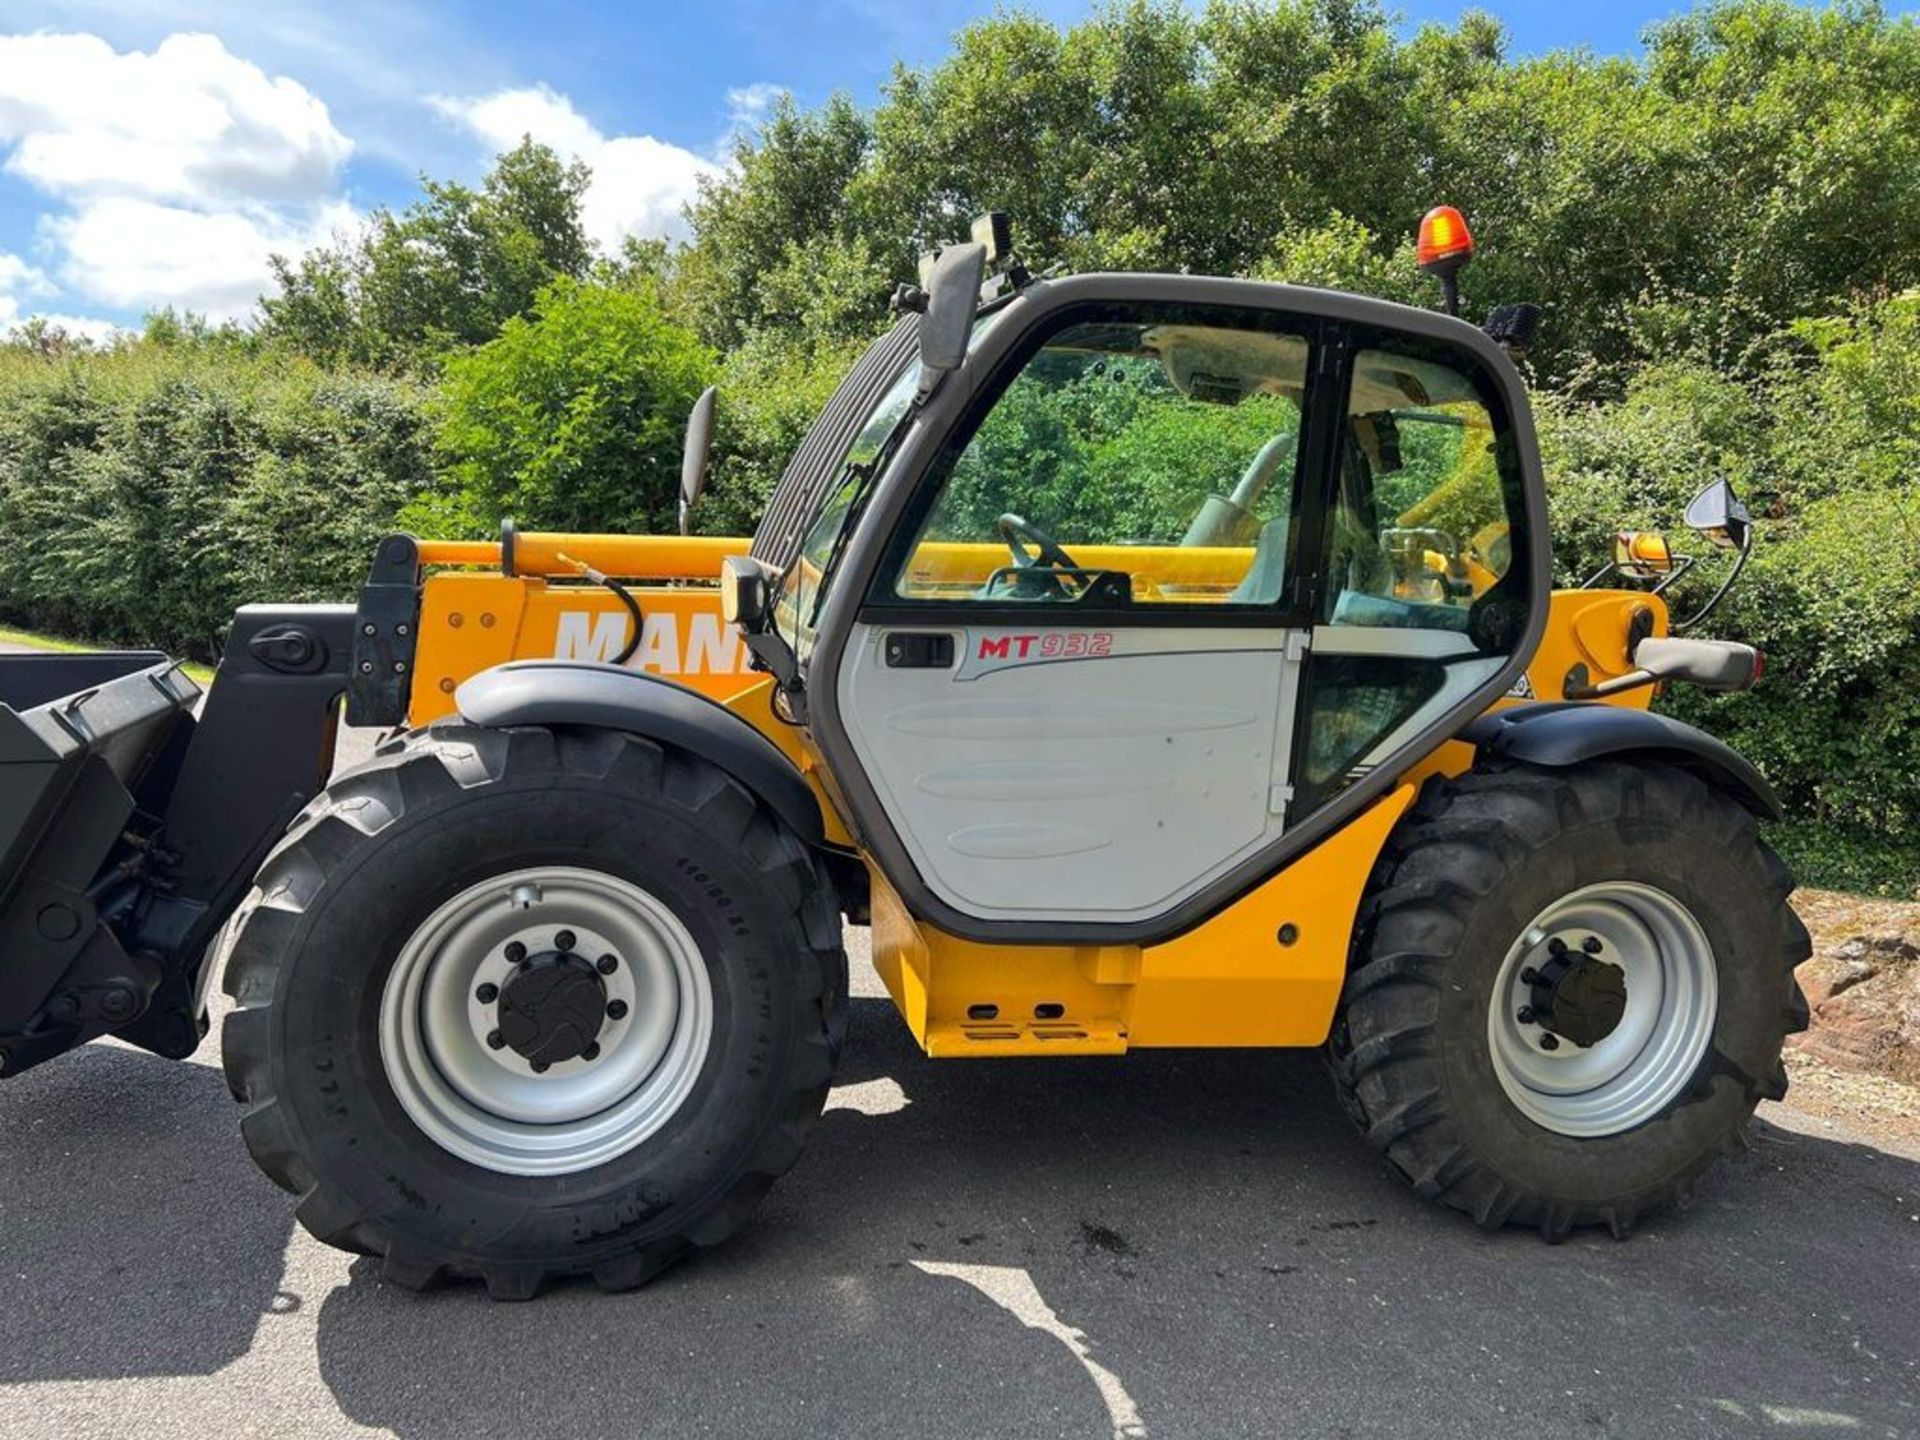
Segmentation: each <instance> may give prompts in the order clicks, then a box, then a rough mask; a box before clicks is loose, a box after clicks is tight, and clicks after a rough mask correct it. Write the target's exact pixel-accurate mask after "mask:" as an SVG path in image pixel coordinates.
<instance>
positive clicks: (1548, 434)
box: [1540, 295, 1920, 845]
mask: <svg viewBox="0 0 1920 1440" xmlns="http://www.w3.org/2000/svg"><path fill="white" fill-rule="evenodd" d="M1540 411H1541V414H1540V419H1541V438H1542V446H1543V451H1544V456H1545V460H1546V465H1547V471H1548V475H1549V477H1550V480H1549V492H1550V498H1551V502H1552V508H1553V515H1554V540H1555V548H1556V556H1557V560H1558V568H1559V571H1560V579H1561V581H1562V583H1568V582H1573V581H1576V580H1577V577H1579V576H1580V575H1581V573H1582V572H1583V571H1590V570H1591V569H1592V568H1593V566H1594V565H1595V563H1596V561H1597V559H1598V558H1599V557H1601V556H1603V555H1604V554H1605V541H1606V537H1607V535H1608V534H1609V532H1611V531H1612V530H1613V529H1615V528H1618V527H1623V526H1652V527H1664V528H1667V529H1668V530H1670V531H1675V532H1676V536H1677V534H1678V532H1677V520H1678V517H1679V515H1680V513H1681V511H1682V509H1683V508H1684V507H1685V504H1686V502H1687V500H1688V498H1689V497H1690V496H1691V495H1692V494H1693V493H1694V492H1695V491H1697V490H1698V489H1699V488H1700V486H1701V485H1703V484H1704V483H1705V482H1706V481H1707V480H1709V479H1711V478H1712V477H1713V476H1715V475H1717V474H1718V475H1726V476H1728V477H1729V478H1730V479H1732V480H1733V481H1734V482H1735V484H1736V485H1737V486H1739V487H1740V489H1741V491H1742V493H1743V494H1744V495H1746V497H1747V498H1748V500H1749V503H1750V504H1751V506H1752V508H1753V510H1754V512H1755V514H1756V516H1757V518H1758V520H1759V529H1758V532H1757V539H1756V544H1755V552H1754V558H1753V561H1752V563H1751V565H1750V566H1749V567H1748V569H1747V572H1746V574H1745V575H1744V576H1742V578H1741V579H1740V581H1739V582H1738V584H1737V585H1736V586H1735V588H1734V590H1733V592H1732V593H1731V595H1730V596H1729V597H1728V599H1727V601H1726V602H1725V604H1724V605H1723V606H1722V607H1721V608H1720V609H1719V610H1718V611H1717V612H1716V613H1715V615H1714V617H1713V618H1712V620H1711V621H1709V622H1708V626H1707V628H1708V629H1709V630H1710V631H1711V632H1713V633H1716V634H1720V635H1725V636H1729V637H1732V638H1737V639H1742V640H1747V641H1751V642H1752V643H1754V644H1757V645H1759V646H1760V647H1761V648H1762V649H1764V650H1765V651H1766V652H1767V657H1768V663H1767V675H1766V678H1765V679H1764V681H1763V682H1762V683H1761V685H1760V686H1759V687H1758V688H1757V689H1755V690H1753V691H1750V692H1747V693H1744V694H1739V695H1726V696H1712V695H1706V694H1703V693H1701V692H1699V691H1697V690H1691V689H1687V688H1684V687H1681V688H1676V689H1675V690H1674V691H1672V692H1671V693H1670V694H1669V695H1668V697H1667V698H1666V700H1665V701H1663V704H1664V705H1665V706H1666V708H1668V709H1669V710H1671V711H1672V712H1673V713H1675V714H1676V715H1679V716H1682V717H1683V718H1685V719H1688V720H1690V721H1692V722H1693V723H1696V724H1699V725H1702V726H1704V727H1705V728H1706V729H1708V730H1710V731H1712V732H1713V733H1714V734H1716V735H1718V736H1720V737H1721V738H1722V739H1724V740H1726V741H1727V742H1728V743H1729V744H1731V745H1733V746H1734V747H1735V748H1737V749H1739V750H1741V751H1743V752H1744V753H1746V754H1748V755H1749V756H1751V757H1752V758H1753V759H1754V760H1755V761H1756V762H1757V763H1758V764H1759V765H1760V766H1761V767H1762V768H1763V769H1764V770H1765V771H1766V772H1767V774H1768V776H1769V778H1770V779H1772V781H1773V783H1774V784H1775V785H1776V786H1777V787H1778V788H1779V790H1780V791H1781V794H1782V795H1783V797H1784V798H1785V799H1786V800H1787V801H1788V802H1789V804H1791V805H1792V806H1793V808H1794V809H1795V810H1796V811H1797V812H1799V813H1802V814H1810V815H1814V816H1817V817H1819V818H1821V819H1831V820H1834V821H1836V822H1838V823H1842V824H1844V825H1847V826H1851V827H1854V828H1855V829H1857V830H1860V831H1864V832H1869V833H1873V834H1878V835H1882V836H1887V837H1894V838H1897V839H1901V840H1903V841H1904V842H1905V843H1908V844H1913V845H1920V483H1917V481H1920V470H1917V469H1916V465H1920V296H1915V295H1909V296H1902V297H1895V298H1892V299H1889V300H1885V301H1882V302H1879V303H1876V304H1868V305H1863V306H1861V307H1858V308H1857V309H1855V310H1854V311H1852V312H1850V313H1849V314H1847V315H1845V316H1843V317H1840V318H1837V319H1833V320H1825V321H1821V322H1818V323H1817V324H1812V325H1802V326H1798V327H1795V329H1794V330H1793V332H1791V334H1790V335H1789V336H1788V337H1786V343H1784V344H1783V346H1782V347H1781V350H1780V353H1778V354H1777V356H1776V357H1775V359H1774V360H1773V361H1772V363H1770V364H1769V365H1768V366H1767V367H1766V368H1765V369H1764V370H1763V371H1762V372H1761V374H1760V375H1759V377H1758V378H1757V379H1755V380H1752V381H1749V382H1742V381H1739V380H1736V379H1732V378H1729V377H1726V376H1723V375H1719V374H1716V373H1714V372H1711V371H1708V370H1705V369H1703V368H1701V367H1699V366H1697V365H1691V364H1686V363H1675V364H1671V365H1664V366H1655V367H1652V368H1650V369H1648V370H1646V371H1643V372H1641V373H1640V374H1639V375H1637V376H1636V377H1635V378H1634V380H1633V381H1632V382H1631V383H1630V385H1629V386H1628V387H1627V392H1626V394H1625V396H1624V397H1623V398H1622V399H1621V400H1619V401H1618V402H1616V403H1612V404H1590V403H1589V404H1581V403H1573V402H1568V401H1566V400H1555V399H1552V398H1550V397H1549V398H1546V399H1544V400H1543V402H1542V404H1541V406H1540ZM1683 548H1688V549H1692V550H1694V551H1696V552H1703V551H1706V550H1707V548H1708V547H1706V546H1705V544H1704V542H1697V541H1696V542H1694V543H1692V544H1691V545H1687V546H1685V547H1683ZM1729 563H1730V561H1729V560H1728V559H1727V558H1726V557H1724V556H1718V555H1711V554H1708V555H1707V557H1706V558H1705V560H1704V561H1703V563H1702V565H1701V567H1700V571H1699V573H1698V575H1697V577H1689V578H1687V579H1685V580H1682V581H1681V582H1680V583H1679V584H1677V585H1676V586H1675V588H1674V595H1673V597H1672V598H1673V600H1674V604H1675V608H1676V613H1677V614H1679V615H1683V616H1684V615H1685V614H1686V613H1687V612H1688V611H1689V610H1690V609H1692V608H1693V607H1694V606H1696V605H1698V604H1699V603H1700V602H1701V601H1703V600H1704V599H1705V598H1706V596H1707V595H1708V594H1709V593H1710V589H1711V587H1712V586H1714V585H1716V584H1717V583H1718V581H1719V579H1720V578H1721V577H1722V576H1723V575H1724V574H1725V573H1726V566H1727V565H1728V564H1729Z"/></svg>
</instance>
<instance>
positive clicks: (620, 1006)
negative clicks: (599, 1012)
mask: <svg viewBox="0 0 1920 1440" xmlns="http://www.w3.org/2000/svg"><path fill="white" fill-rule="evenodd" d="M607 1018H608V1019H609V1020H624V1019H626V1018H627V1002H626V1001H624V1000H609V1001H608V1002H607Z"/></svg>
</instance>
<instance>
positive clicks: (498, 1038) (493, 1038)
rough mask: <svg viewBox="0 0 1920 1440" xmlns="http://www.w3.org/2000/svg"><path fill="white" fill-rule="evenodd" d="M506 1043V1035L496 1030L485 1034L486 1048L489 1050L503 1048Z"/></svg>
mask: <svg viewBox="0 0 1920 1440" xmlns="http://www.w3.org/2000/svg"><path fill="white" fill-rule="evenodd" d="M506 1043H507V1037H506V1036H504V1035H502V1034H501V1033H500V1032H499V1031H498V1030H495V1031H492V1032H491V1033H490V1034H488V1036H487V1048H488V1049H489V1050H500V1049H504V1048H505V1047H506Z"/></svg>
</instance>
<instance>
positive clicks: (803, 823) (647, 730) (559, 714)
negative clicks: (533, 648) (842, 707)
mask: <svg viewBox="0 0 1920 1440" xmlns="http://www.w3.org/2000/svg"><path fill="white" fill-rule="evenodd" d="M453 700H454V705H455V706H456V707H457V708H458V709H459V711H460V716H461V718H462V719H463V720H466V721H467V722H469V723H470V724H474V725H484V726H486V727H487V728H488V729H490V730H500V729H505V728H506V727H508V726H512V725H587V726H595V727H598V728H600V729H604V730H624V731H626V732H627V733H628V734H630V735H644V736H646V737H647V738H648V739H650V740H658V741H660V742H661V743H662V744H666V745H672V746H675V747H677V748H679V749H681V750H685V751H688V752H690V753H691V754H694V755H698V756H699V757H700V758H701V759H703V760H706V761H709V762H710V763H712V764H714V765H717V766H719V767H720V768H721V769H722V770H725V771H726V772H727V773H728V774H729V775H731V776H733V778H734V779H736V780H738V781H739V782H740V783H741V784H742V785H744V786H746V787H747V789H749V790H751V791H752V792H753V793H754V794H755V795H757V796H758V797H759V798H760V799H761V800H762V801H764V802H765V803H766V805H767V807H768V808H769V809H771V810H772V811H773V812H774V813H775V814H776V815H778V816H779V817H780V818H781V819H782V820H784V821H786V822H787V824H788V825H789V826H791V827H792V828H793V830H794V833H796V834H797V835H799V837H800V838H801V839H802V840H804V841H806V842H807V843H808V844H809V845H820V844H822V843H824V841H825V839H826V826H825V823H824V821H823V820H822V818H821V815H820V802H819V801H818V800H816V799H815V798H814V794H813V791H812V789H811V788H810V787H809V786H808V784H807V782H806V781H805V780H804V779H803V778H802V777H801V775H800V772H799V771H798V770H796V769H794V767H793V762H792V761H790V760H789V759H787V757H786V756H785V755H783V754H781V753H780V750H779V748H778V747H777V746H775V745H774V743H773V742H772V741H771V740H769V739H767V737H766V736H764V735H762V734H761V733H760V732H759V731H758V730H756V729H754V728H753V726H751V725H749V724H748V723H747V722H746V721H745V720H742V719H741V718H740V717H739V716H738V715H736V714H734V713H733V712H732V711H731V710H729V709H727V708H726V707H725V706H724V705H718V704H715V703H714V702H713V701H711V700H709V699H707V697H706V696H704V695H700V694H697V693H696V692H694V691H692V690H689V689H687V688H686V687H685V686H683V685H676V684H674V683H673V682H672V681H671V680H662V679H660V678H659V677H658V676H654V675H648V674H645V673H644V672H642V671H638V670H628V669H625V668H624V667H622V666H619V665H601V664H596V663H594V662H592V661H585V660H513V661H509V662H508V663H507V664H505V665H496V666H494V667H493V668H492V669H491V670H482V671H481V672H480V673H479V674H478V675H475V676H474V677H473V678H472V679H470V680H468V681H467V682H466V683H465V684H463V685H461V687H460V688H459V689H458V690H457V691H455V692H454V697H453Z"/></svg>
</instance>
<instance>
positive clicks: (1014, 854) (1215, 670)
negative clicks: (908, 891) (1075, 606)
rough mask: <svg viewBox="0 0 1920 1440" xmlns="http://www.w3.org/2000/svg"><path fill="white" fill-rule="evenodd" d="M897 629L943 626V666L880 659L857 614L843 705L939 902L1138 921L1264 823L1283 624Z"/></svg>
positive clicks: (1274, 765)
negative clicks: (948, 655)
mask: <svg viewBox="0 0 1920 1440" xmlns="http://www.w3.org/2000/svg"><path fill="white" fill-rule="evenodd" d="M906 628H908V629H910V630H912V632H913V633H916V634H926V633H933V632H935V631H939V632H941V633H950V634H952V635H953V636H954V640H955V654H956V656H957V660H956V663H955V664H954V665H953V666H952V667H950V668H942V669H931V668H892V667H889V666H887V665H886V664H885V663H884V656H885V652H886V646H885V636H886V635H887V633H888V627H873V626H864V625H863V626H859V627H857V628H856V631H855V635H854V638H853V643H852V644H851V645H850V646H849V648H848V652H847V655H848V662H849V663H847V664H846V665H844V666H843V667H842V669H841V672H840V686H841V695H840V702H841V713H842V714H843V715H844V716H845V718H846V723H847V729H848V733H849V736H850V738H851V740H852V742H853V747H854V750H855V751H856V753H857V754H858V756H859V759H860V762H861V765H862V768H863V769H864V770H865V771H866V773H867V775H868V778H869V779H870V780H871V781H872V783H873V786H874V788H875V790H876V791H878V793H879V795H880V799H881V802H882V804H883V805H884V806H885V808H886V811H887V814H888V816H889V818H890V819H891V820H892V822H893V825H894V828H895V829H896V830H897V831H899V833H900V836H901V839H902V841H903V843H904V844H905V846H906V848H907V850H908V853H909V854H910V855H911V856H912V858H913V861H914V864H915V867H916V868H917V869H918V870H919V872H920V874H921V876H922V878H923V879H924V880H925V881H926V883H927V884H928V885H929V886H930V887H931V888H932V889H933V890H934V892H935V893H936V894H938V895H939V896H940V897H941V898H942V899H943V900H945V901H946V902H947V903H948V904H950V905H952V906H953V907H954V908H956V909H958V910H961V911H963V912H965V913H967V914H969V915H973V916H976V917H978V918H981V919H1024V920H1108V921H1126V920H1138V919H1146V918H1150V917H1152V916H1154V915H1157V914H1161V913H1163V912H1165V911H1166V910H1167V909H1169V908H1170V907H1172V906H1173V905H1175V904H1177V903H1178V902H1179V901H1180V900H1181V899H1183V898H1185V897H1186V896H1187V895H1189V894H1191V893H1193V892H1194V891H1195V890H1198V889H1200V888H1201V887H1203V886H1204V885H1206V884H1207V883H1208V882H1209V881H1211V880H1213V879H1214V878H1216V877H1217V876H1218V875H1220V874H1221V873H1222V872H1223V871H1225V870H1227V869H1229V868H1230V867H1231V866H1233V865H1234V864H1235V863H1236V862H1238V861H1239V860H1240V859H1242V858H1244V857H1245V856H1246V855H1247V854H1248V853H1249V852H1251V851H1253V850H1255V849H1257V848H1259V847H1260V846H1261V845H1263V844H1265V843H1266V842H1267V841H1269V840H1271V839H1273V838H1274V837H1275V836H1276V835H1278V834H1279V833H1280V828H1281V820H1282V817H1281V815H1280V814H1279V813H1278V811H1279V810H1280V808H1281V803H1280V802H1281V800H1282V799H1283V798H1284V789H1283V784H1284V781H1285V779H1286V776H1287V765H1288V750H1289V743H1290V738H1291V734H1292V727H1293V697H1294V690H1295V687H1296V681H1297V672H1298V664H1299V655H1298V649H1297V647H1296V650H1295V652H1294V653H1293V654H1292V655H1291V656H1290V655H1289V652H1288V646H1287V641H1288V634H1287V632H1285V631H1280V630H1271V631H1268V630H1244V629H1241V630H1212V629H1201V628H1194V627H1182V628H1174V627H1168V628H1165V629H1156V628H1148V627H1141V628H1128V629H1125V630H1118V631H1112V632H1087V631H1083V630H1068V629H1064V628H1052V627H1050V628H1049V629H1048V630H1046V631H1021V632H1012V633H1010V632H1009V631H1007V630H1004V629H1000V628H973V629H962V628H953V629H950V630H948V629H946V628H945V627H938V626H930V627H906ZM1068 652H1071V653H1068Z"/></svg>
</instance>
